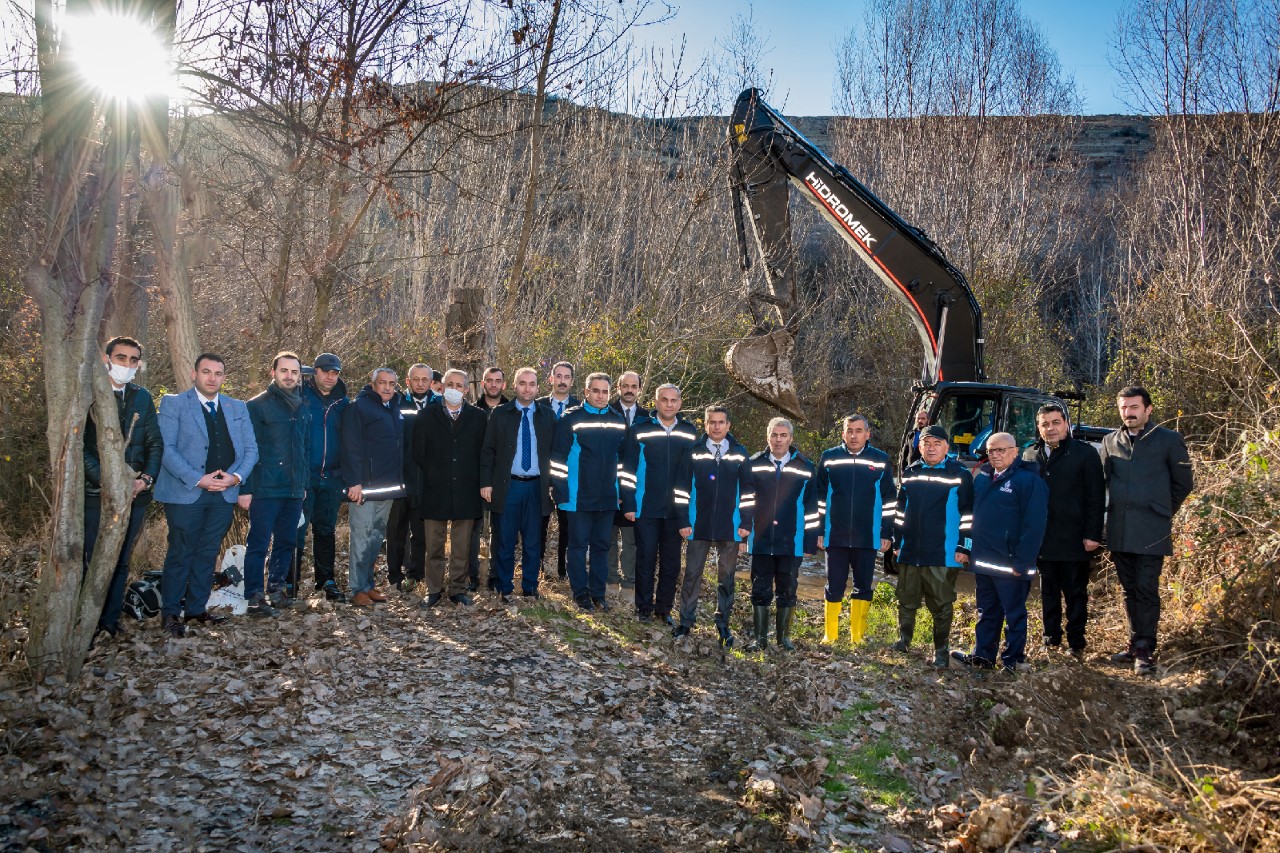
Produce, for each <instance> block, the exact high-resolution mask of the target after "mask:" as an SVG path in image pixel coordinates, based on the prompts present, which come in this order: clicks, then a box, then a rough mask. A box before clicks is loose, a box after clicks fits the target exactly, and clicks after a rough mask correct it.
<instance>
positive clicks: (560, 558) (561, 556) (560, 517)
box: [538, 508, 569, 578]
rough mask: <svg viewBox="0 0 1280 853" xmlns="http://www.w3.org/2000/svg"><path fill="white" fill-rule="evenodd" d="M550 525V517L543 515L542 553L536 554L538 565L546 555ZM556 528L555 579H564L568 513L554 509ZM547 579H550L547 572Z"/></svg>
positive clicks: (567, 549) (567, 543) (567, 548)
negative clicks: (558, 530) (558, 531)
mask: <svg viewBox="0 0 1280 853" xmlns="http://www.w3.org/2000/svg"><path fill="white" fill-rule="evenodd" d="M550 525H551V516H549V515H544V516H543V517H542V551H540V552H539V554H538V563H539V565H541V564H542V558H543V557H545V556H546V554H547V528H548V527H550ZM556 526H557V527H559V528H560V535H559V536H557V537H556V577H560V578H562V577H564V576H565V572H566V571H567V569H566V563H565V559H566V557H567V556H568V553H569V513H567V512H565V511H564V510H562V509H559V508H557V509H556ZM547 577H551V574H550V573H549V572H548V573H547Z"/></svg>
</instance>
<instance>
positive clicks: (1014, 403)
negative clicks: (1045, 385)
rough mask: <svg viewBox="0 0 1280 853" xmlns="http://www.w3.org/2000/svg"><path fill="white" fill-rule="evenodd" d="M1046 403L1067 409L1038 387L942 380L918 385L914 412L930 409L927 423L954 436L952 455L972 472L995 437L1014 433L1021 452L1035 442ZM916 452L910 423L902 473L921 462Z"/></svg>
mask: <svg viewBox="0 0 1280 853" xmlns="http://www.w3.org/2000/svg"><path fill="white" fill-rule="evenodd" d="M1045 403H1057V404H1058V405H1060V406H1063V408H1064V410H1066V406H1065V404H1064V403H1063V402H1062V400H1060V399H1058V398H1057V397H1055V396H1053V395H1052V394H1046V393H1044V392H1043V391H1037V390H1035V389H1034V388H1020V387H1017V386H1013V385H993V384H989V383H986V382H939V383H937V384H935V385H917V387H916V394H915V400H914V402H913V404H912V407H911V411H912V412H918V411H920V410H921V409H924V410H925V411H927V412H928V413H929V423H931V424H939V425H941V426H942V427H943V428H944V429H946V431H947V435H949V436H950V437H951V455H952V456H953V457H955V458H956V459H958V460H959V461H960V462H962V463H963V464H964V465H965V466H967V467H969V468H974V467H977V466H978V465H980V464H982V462H984V461H985V460H986V458H987V453H986V445H987V439H989V438H990V437H991V436H992V434H993V433H997V432H1007V433H1010V434H1012V435H1013V437H1014V439H1015V440H1016V441H1017V443H1018V446H1019V447H1022V448H1026V447H1030V446H1031V445H1032V444H1035V442H1036V438H1037V433H1036V411H1037V410H1039V408H1040V407H1041V406H1043V405H1044V404H1045ZM914 449H915V424H914V423H912V424H909V425H908V427H907V430H906V432H905V433H904V435H903V437H902V444H901V448H900V453H899V459H898V464H899V469H898V470H902V469H903V468H905V467H906V466H907V465H909V464H911V462H913V461H914V460H915V459H917V458H919V457H918V455H917V454H915V453H914V452H913V451H914Z"/></svg>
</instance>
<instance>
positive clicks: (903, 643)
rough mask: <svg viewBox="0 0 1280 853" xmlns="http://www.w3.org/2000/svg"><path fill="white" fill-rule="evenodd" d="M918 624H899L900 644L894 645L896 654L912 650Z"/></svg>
mask: <svg viewBox="0 0 1280 853" xmlns="http://www.w3.org/2000/svg"><path fill="white" fill-rule="evenodd" d="M915 633H916V623H915V622H912V623H910V624H907V625H904V624H902V622H901V621H899V622H898V642H896V643H894V644H893V646H892V648H893V650H894V651H895V652H907V651H910V650H911V638H912V637H913V636H915Z"/></svg>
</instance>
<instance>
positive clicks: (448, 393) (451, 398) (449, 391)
mask: <svg viewBox="0 0 1280 853" xmlns="http://www.w3.org/2000/svg"><path fill="white" fill-rule="evenodd" d="M444 402H445V405H447V406H448V407H449V408H451V409H456V408H458V406H461V405H462V392H461V391H459V390H458V389H457V388H446V389H444Z"/></svg>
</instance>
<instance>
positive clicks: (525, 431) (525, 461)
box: [520, 409, 533, 474]
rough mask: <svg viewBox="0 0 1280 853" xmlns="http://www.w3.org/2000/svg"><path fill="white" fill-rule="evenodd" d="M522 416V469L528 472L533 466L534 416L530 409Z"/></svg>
mask: <svg viewBox="0 0 1280 853" xmlns="http://www.w3.org/2000/svg"><path fill="white" fill-rule="evenodd" d="M523 412H524V414H523V415H521V417H520V469H521V470H522V471H524V472H525V474H528V473H529V471H530V470H531V469H532V468H533V416H532V415H530V414H529V409H524V410H523Z"/></svg>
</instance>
